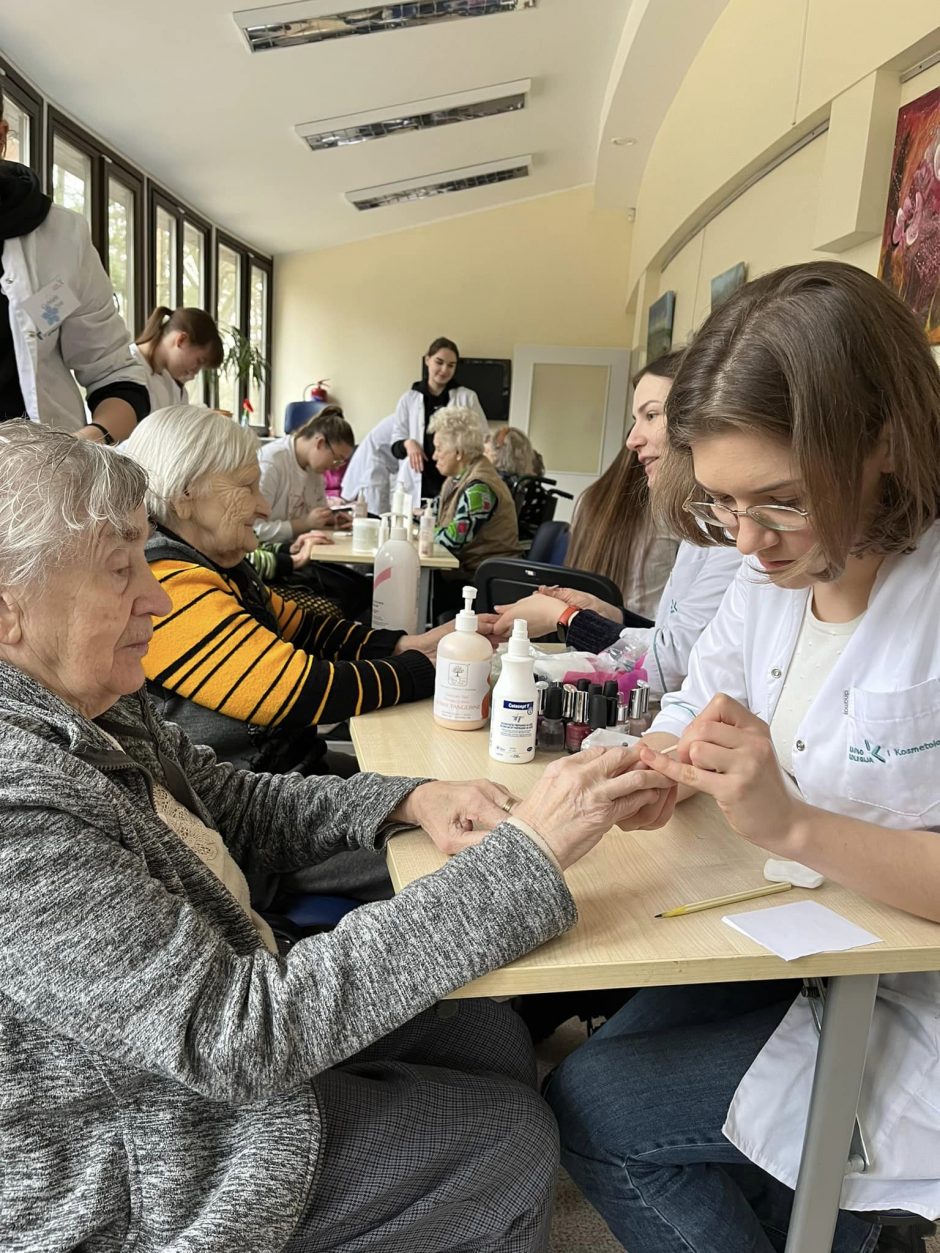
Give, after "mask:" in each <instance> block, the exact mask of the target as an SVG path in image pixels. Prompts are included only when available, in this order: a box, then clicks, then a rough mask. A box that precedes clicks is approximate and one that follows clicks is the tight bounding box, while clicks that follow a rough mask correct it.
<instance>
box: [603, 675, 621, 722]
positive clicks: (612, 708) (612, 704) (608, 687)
mask: <svg viewBox="0 0 940 1253" xmlns="http://www.w3.org/2000/svg"><path fill="white" fill-rule="evenodd" d="M604 695H605V696H606V697H607V725H608V726H609V727H615V726H616V725H617V702H618V701H619V699H620V688H619V687H618V686H617V680H616V679H608V680H607V682H606V683H605V684H604Z"/></svg>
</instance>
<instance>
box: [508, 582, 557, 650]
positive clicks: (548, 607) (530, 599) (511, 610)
mask: <svg viewBox="0 0 940 1253" xmlns="http://www.w3.org/2000/svg"><path fill="white" fill-rule="evenodd" d="M564 611H565V606H564V604H563V603H562V601H560V600H555V599H554V598H553V597H551V596H543V595H542V594H541V593H540V592H533V594H532V595H531V596H525V597H524V598H523V599H522V600H517V601H516V603H515V604H514V605H497V606H496V612H497V613H498V614H499V617H498V618H497V619H496V633H497V634H498V635H509V634H510V632H511V631H512V624H513V623H514V622H515V620H516V619H517V618H525V620H526V622H527V623H528V624H529V639H530V640H536V639H538V638H539V636H541V635H551V634H552V632H553V631H555V630H557V628H558V619H559V618H560V617H561V615H562V614H563V613H564Z"/></svg>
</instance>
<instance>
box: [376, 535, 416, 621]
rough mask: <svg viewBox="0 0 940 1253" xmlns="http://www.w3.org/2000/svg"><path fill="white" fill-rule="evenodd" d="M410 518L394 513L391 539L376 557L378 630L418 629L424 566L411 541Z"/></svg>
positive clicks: (383, 545) (389, 538)
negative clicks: (421, 577) (420, 585)
mask: <svg viewBox="0 0 940 1253" xmlns="http://www.w3.org/2000/svg"><path fill="white" fill-rule="evenodd" d="M407 526H408V519H407V517H406V516H405V515H403V514H398V515H396V514H394V513H393V515H392V519H391V529H390V531H389V537H388V539H387V540H386V541H385V543H384V544H382V546H381V548H379V550H378V552H377V553H376V554H375V564H374V566H373V575H372V625H373V627H375V628H376V630H386V631H404V632H405V633H406V634H407V635H414V634H415V632H416V631H417V629H418V589H419V580H420V576H421V566H420V564H419V562H418V553H417V550H416V549H415V546H414V544H411V543H409V541H408V531H407Z"/></svg>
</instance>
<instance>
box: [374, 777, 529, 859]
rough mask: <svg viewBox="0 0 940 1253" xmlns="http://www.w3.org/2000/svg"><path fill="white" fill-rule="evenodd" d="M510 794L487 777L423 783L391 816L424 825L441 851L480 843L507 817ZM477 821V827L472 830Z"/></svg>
mask: <svg viewBox="0 0 940 1253" xmlns="http://www.w3.org/2000/svg"><path fill="white" fill-rule="evenodd" d="M510 799H511V798H510V794H509V793H508V792H507V791H506V789H505V788H504V787H500V785H499V784H498V783H491V782H490V781H489V779H472V780H470V781H468V782H466V783H422V784H421V786H420V787H416V788H415V790H414V791H413V792H412V793H411V795H410V796H406V797H405V799H404V800H403V801H402V802H401V804H400V805H399V806H398V808H397V809H395V810H394V812H393V813H392V814H391V815H390V817H391V819H392V821H393V822H408V823H413V824H414V826H416V827H423V828H424V830H425V831H427V833H428V835H429V836H430V837H431V839H432V840H433V841H434V843H435V844H436V845H437V847H438V848H439V849H440V850H441V852H442V853H459V852H460V851H461V850H462V849H465V848H469V847H470V845H471V844H479V843H480V841H481V840H483V839H484V838H485V837H486V835H487V834H488V832H489V831H490V830H492V828H493V827H495V826H496V825H497V824H498V823H500V822H502V821H503V820H504V819H505V817H506V808H505V806H506V804H507V803H508V801H509V800H510ZM475 823H476V824H478V826H479V827H480V830H475V829H474V824H475Z"/></svg>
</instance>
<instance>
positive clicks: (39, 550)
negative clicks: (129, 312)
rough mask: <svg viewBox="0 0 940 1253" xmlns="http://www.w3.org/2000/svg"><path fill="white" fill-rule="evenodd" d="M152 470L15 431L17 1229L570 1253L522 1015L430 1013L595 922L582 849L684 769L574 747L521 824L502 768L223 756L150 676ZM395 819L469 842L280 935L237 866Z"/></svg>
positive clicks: (10, 474) (307, 1245) (7, 924)
mask: <svg viewBox="0 0 940 1253" xmlns="http://www.w3.org/2000/svg"><path fill="white" fill-rule="evenodd" d="M144 489H145V476H144V473H143V471H142V470H141V469H140V467H139V466H137V465H136V464H135V463H134V462H133V461H131V460H130V459H129V458H125V457H123V456H122V455H121V454H120V453H117V452H114V451H112V450H109V449H105V448H101V447H99V446H97V445H92V444H90V443H87V442H82V441H79V440H75V439H73V438H71V437H70V436H68V435H65V434H62V433H57V432H52V431H49V430H47V429H45V428H43V427H39V426H35V425H33V424H30V423H7V424H5V425H4V426H3V428H2V429H0V892H2V899H3V908H2V910H0V1143H2V1144H3V1170H2V1172H0V1248H3V1249H4V1250H5V1251H6V1253H12V1251H13V1250H26V1249H29V1250H52V1249H62V1250H64V1249H76V1248H81V1249H82V1250H84V1251H85V1253H115V1251H117V1250H130V1249H134V1250H135V1251H136V1253H157V1251H158V1250H165V1251H167V1253H169V1251H170V1250H172V1251H173V1253H232V1251H233V1250H240V1251H244V1253H279V1251H281V1250H283V1251H285V1253H301V1251H313V1250H331V1251H333V1253H340V1251H349V1250H353V1249H356V1250H358V1249H364V1248H366V1247H368V1248H375V1249H379V1248H381V1249H383V1250H386V1251H393V1253H394V1251H404V1250H407V1251H408V1253H418V1251H419V1250H428V1251H430V1250H444V1249H456V1248H458V1247H459V1248H460V1249H461V1250H462V1251H464V1253H469V1251H470V1250H474V1251H478V1253H484V1251H486V1253H495V1251H496V1250H519V1251H520V1253H522V1251H523V1250H526V1251H528V1250H544V1249H546V1247H547V1230H548V1223H549V1212H550V1206H551V1196H552V1180H553V1176H554V1170H555V1163H556V1152H557V1149H556V1137H555V1129H554V1125H553V1123H552V1120H551V1115H550V1113H549V1112H548V1110H547V1107H546V1106H545V1105H544V1104H543V1103H542V1101H541V1099H540V1098H539V1097H538V1095H537V1094H536V1093H535V1091H534V1090H533V1089H532V1087H531V1086H530V1085H531V1080H532V1059H531V1053H530V1049H529V1045H528V1041H527V1038H526V1037H525V1035H524V1029H523V1028H522V1027H521V1025H520V1024H519V1022H518V1020H517V1019H516V1018H515V1016H514V1015H513V1013H512V1012H511V1011H510V1010H509V1009H508V1008H507V1007H506V1006H504V1005H498V1004H494V1003H492V1002H487V1001H482V1000H481V1001H472V1000H470V1001H461V1002H458V1003H454V1004H448V1005H447V1007H446V1009H442V1010H441V1011H440V1012H438V1011H436V1010H435V1009H434V1008H433V1006H434V1005H435V1003H436V1002H437V1001H438V999H439V998H440V997H442V996H445V995H446V994H447V993H448V992H451V991H452V990H454V989H455V988H458V987H460V986H461V985H463V984H465V983H466V982H468V981H469V980H471V979H474V978H476V977H477V976H478V975H482V974H483V973H484V972H486V971H488V970H491V969H492V968H494V967H496V966H499V965H501V964H503V963H504V962H507V961H510V960H511V959H512V958H514V957H518V956H519V955H520V954H522V953H525V952H526V951H527V950H528V949H530V948H532V947H533V946H534V945H537V944H540V943H541V942H542V941H544V940H547V939H548V938H549V937H551V936H554V935H557V934H558V933H559V932H560V931H563V930H564V929H565V928H566V927H570V926H571V925H572V924H573V923H574V921H575V909H574V905H573V903H572V900H571V897H570V895H569V893H568V890H567V888H566V886H565V880H564V876H563V871H564V868H565V867H566V866H567V865H569V864H570V863H571V862H573V861H574V860H576V859H577V858H578V857H580V856H581V855H582V854H583V853H585V852H586V851H587V850H588V849H589V848H591V847H592V846H593V845H594V844H595V843H596V842H597V840H598V839H599V838H600V835H601V833H602V832H604V831H606V830H607V829H608V828H609V827H610V826H611V824H612V823H623V822H627V821H628V820H631V819H632V822H633V824H634V825H639V824H641V823H645V822H647V821H649V820H655V819H656V816H657V814H658V813H659V812H661V810H662V808H663V806H664V805H667V804H668V803H669V797H670V792H669V791H668V790H666V784H665V782H664V780H662V779H661V778H660V776H658V775H652V774H650V773H648V772H644V771H641V770H634V769H631V766H632V758H630V757H629V756H628V755H627V754H626V753H625V752H624V751H623V750H618V751H614V752H613V753H608V754H582V755H581V758H572V759H571V760H570V761H568V762H565V763H563V764H561V766H560V768H559V769H558V770H557V772H556V773H554V774H553V777H549V776H546V779H545V785H544V786H543V787H541V788H540V789H538V792H539V794H538V796H537V797H532V798H529V799H527V800H525V801H524V802H522V803H520V804H519V805H518V807H517V808H516V809H514V810H513V812H512V814H511V817H507V811H508V804H507V803H505V797H504V794H502V793H501V792H500V791H499V790H498V789H495V788H494V786H493V785H492V784H489V785H486V784H481V783H467V784H440V783H433V782H431V783H429V782H425V781H421V780H416V779H400V778H383V777H379V776H376V775H368V774H362V775H359V776H357V777H355V778H353V779H349V780H343V779H338V778H322V777H314V778H310V779H305V778H302V777H300V776H299V775H283V776H274V775H265V774H254V773H250V772H247V771H241V770H238V769H236V768H235V767H233V766H231V765H228V764H219V763H217V762H216V760H215V758H214V757H213V755H212V753H211V752H210V751H209V750H208V749H205V748H199V747H197V746H195V745H193V744H192V743H191V742H190V741H189V740H187V738H186V737H185V735H183V734H182V732H181V731H180V730H179V729H178V728H176V727H174V726H173V725H171V724H168V723H164V722H162V721H161V719H160V718H159V717H158V716H157V715H156V713H155V711H154V710H153V709H152V708H151V706H150V705H149V704H148V701H147V698H146V695H145V693H144V690H143V688H142V684H143V672H142V669H141V658H142V657H143V656H144V654H145V653H146V651H147V647H148V641H149V639H150V636H151V633H152V630H153V626H152V618H153V617H154V616H159V615H161V614H163V613H165V612H166V611H167V608H168V604H169V602H168V599H167V596H166V594H165V593H164V592H163V591H162V589H161V588H160V586H159V585H158V584H157V582H156V581H155V579H154V577H153V575H152V574H151V572H150V567H149V565H148V564H147V559H146V557H145V555H144V544H145V542H146V539H147V534H148V523H147V517H146V514H145V511H144V508H143V503H142V502H143V499H144ZM474 820H477V821H478V822H479V823H481V824H483V825H487V826H491V827H492V831H491V833H490V834H489V835H488V836H487V837H486V838H482V836H481V834H480V833H477V834H476V835H474V834H473V821H474ZM396 825H409V826H413V825H422V826H424V827H425V828H426V829H427V830H428V831H429V832H430V834H431V835H432V838H434V839H435V840H436V842H437V843H438V845H439V846H440V847H441V848H444V849H445V850H447V851H449V852H452V853H457V854H458V855H457V856H455V857H453V858H452V860H451V861H450V862H449V863H448V864H447V866H446V867H445V868H444V869H442V870H441V871H440V872H438V873H437V874H434V875H431V876H429V877H428V878H425V879H423V880H421V881H420V882H418V883H416V884H414V885H413V886H412V887H410V888H408V889H407V890H406V891H404V892H402V893H401V894H400V895H399V896H398V897H396V898H395V899H394V900H390V901H383V902H380V903H377V904H374V905H365V906H363V907H361V908H360V909H357V910H355V911H354V912H353V913H352V914H350V915H349V916H348V917H347V918H346V919H345V920H344V921H343V922H342V923H341V924H340V925H339V926H338V927H337V928H336V930H335V931H333V932H331V933H328V934H324V935H317V936H314V937H311V938H309V939H305V940H302V941H301V942H300V943H298V944H296V945H295V946H294V947H293V948H292V949H291V950H290V952H289V953H288V954H287V956H286V957H285V956H282V955H280V954H279V953H278V951H277V948H276V945H275V943H274V940H273V938H272V936H271V933H270V931H269V930H268V928H267V926H266V924H265V923H264V922H263V920H262V919H260V918H259V917H257V916H256V915H255V914H254V913H253V912H252V908H251V902H250V900H249V899H248V896H247V893H246V890H245V880H244V871H245V870H249V869H251V868H252V867H254V866H258V865H261V866H263V867H269V868H274V869H277V870H280V869H290V868H291V867H295V866H297V865H299V864H301V863H303V862H305V861H307V862H309V861H316V860H318V859H324V858H328V857H329V856H330V855H331V853H333V852H334V851H335V850H337V849H340V848H347V847H357V846H363V847H368V848H372V847H376V846H380V845H381V844H382V842H383V841H384V840H385V838H386V837H387V835H388V834H389V832H390V831H391V830H393V829H394V827H395V826H396ZM475 841H479V842H475Z"/></svg>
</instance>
